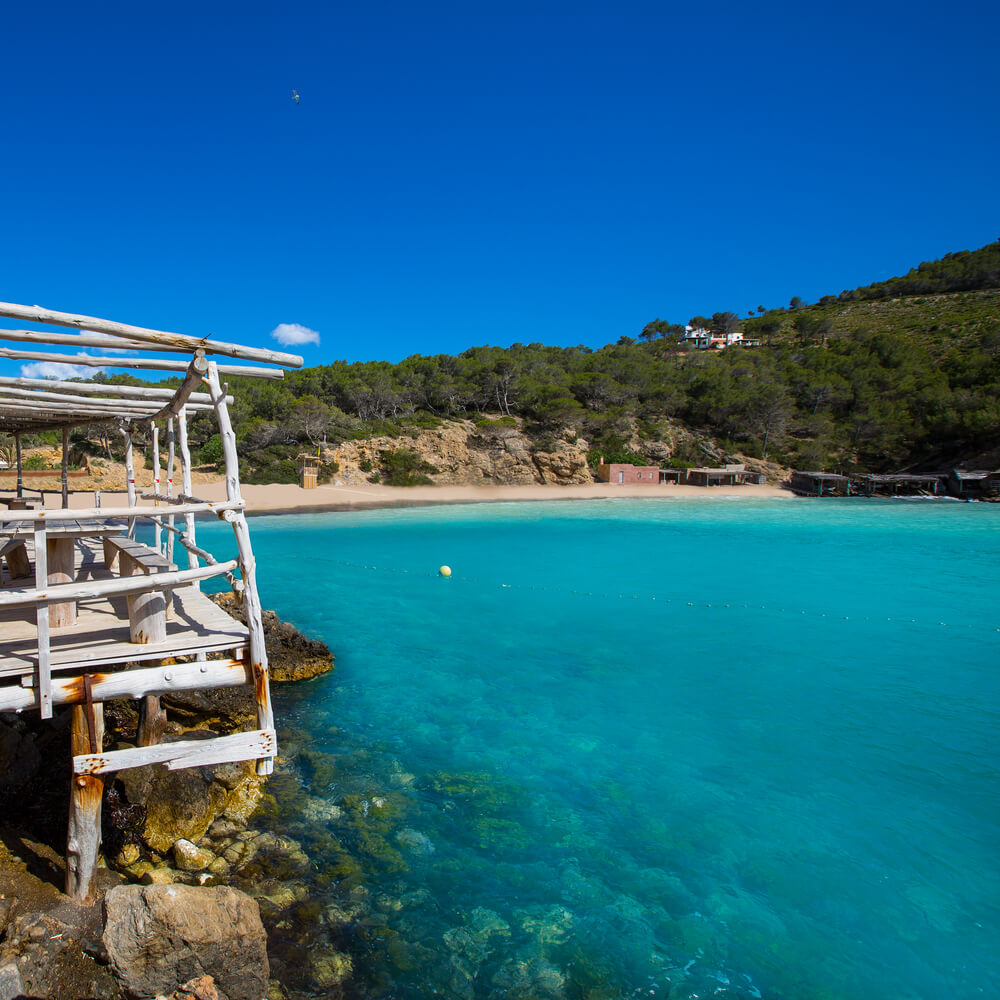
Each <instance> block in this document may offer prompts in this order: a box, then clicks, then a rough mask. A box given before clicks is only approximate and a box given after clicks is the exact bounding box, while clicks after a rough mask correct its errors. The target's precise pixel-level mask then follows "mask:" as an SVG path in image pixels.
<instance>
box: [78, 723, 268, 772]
mask: <svg viewBox="0 0 1000 1000" xmlns="http://www.w3.org/2000/svg"><path fill="white" fill-rule="evenodd" d="M277 745H278V741H277V737H276V736H275V733H274V730H273V729H262V730H255V731H253V732H249V733H233V734H232V735H231V736H219V737H217V738H216V739H214V740H185V741H182V742H178V743H160V744H157V745H156V746H151V747H135V748H134V749H130V750H112V751H109V752H108V753H97V754H90V753H84V754H75V755H74V756H73V773H74V774H77V775H93V774H107V773H108V772H110V771H123V770H125V768H128V767H143V766H144V765H146V764H166V765H167V769H168V770H170V771H176V770H177V769H178V768H182V767H208V766H209V765H212V764H228V763H230V762H231V761H239V760H258V761H261V762H263V761H264V760H273V758H274V755H275V752H276V750H277Z"/></svg>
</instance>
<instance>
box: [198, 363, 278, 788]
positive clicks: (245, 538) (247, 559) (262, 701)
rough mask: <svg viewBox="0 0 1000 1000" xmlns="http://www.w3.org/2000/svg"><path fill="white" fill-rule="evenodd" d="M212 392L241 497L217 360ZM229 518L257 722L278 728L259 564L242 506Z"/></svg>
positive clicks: (263, 763)
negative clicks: (252, 677) (246, 632)
mask: <svg viewBox="0 0 1000 1000" xmlns="http://www.w3.org/2000/svg"><path fill="white" fill-rule="evenodd" d="M206 382H207V384H208V391H209V395H211V397H212V399H213V401H214V402H215V412H216V418H217V419H218V422H219V436H220V438H221V440H222V451H223V455H224V457H225V464H226V492H227V495H228V497H229V499H230V500H237V499H239V498H240V479H239V459H238V458H237V455H236V434H235V432H234V431H233V425H232V422H231V421H230V419H229V410H228V408H227V407H226V398H225V393H224V392H223V391H222V386H221V384H220V382H219V372H218V368H217V366H216V365H215V364H212V363H210V364H209V366H208V376H207V378H206ZM225 519H226V520H227V521H229V523H230V524H231V525H232V526H233V534H234V536H235V538H236V549H237V552H238V554H239V564H240V576H242V578H243V587H244V590H243V603H244V607H245V610H246V620H247V627H248V628H249V630H250V667H251V669H252V670H253V675H254V697H255V699H256V702H257V725H258V726H259V727H260V728H261V729H273V728H274V710H273V708H272V706H271V686H270V678H269V675H268V669H267V649H266V647H265V645H264V625H263V621H262V614H261V606H260V597H259V596H258V593H257V564H256V561H255V559H254V555H253V547H252V546H251V544H250V530H249V528H248V527H247V522H246V517H245V516H244V515H243V511H242V510H232V511H227V512H226V514H225ZM273 767H274V765H273V762H272V761H271V760H269V759H268V760H259V761H258V762H257V773H258V774H261V775H264V774H270V773H271V771H272V770H273Z"/></svg>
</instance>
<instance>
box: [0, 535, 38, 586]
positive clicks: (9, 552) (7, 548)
mask: <svg viewBox="0 0 1000 1000" xmlns="http://www.w3.org/2000/svg"><path fill="white" fill-rule="evenodd" d="M3 559H6V560H7V571H8V572H9V573H10V578H11V579H12V580H17V579H20V578H23V577H27V576H31V561H30V560H29V559H28V550H27V548H26V546H25V544H24V539H23V538H16V537H15V538H9V539H8V540H7V541H6V542H4V544H3V547H2V548H0V560H3Z"/></svg>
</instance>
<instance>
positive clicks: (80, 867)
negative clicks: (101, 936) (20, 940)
mask: <svg viewBox="0 0 1000 1000" xmlns="http://www.w3.org/2000/svg"><path fill="white" fill-rule="evenodd" d="M88 709H89V710H90V711H92V712H93V740H91V729H90V724H89V723H88ZM103 742H104V705H103V704H102V703H101V702H96V703H94V704H93V705H90V706H88V705H74V706H73V733H72V754H73V756H74V757H77V756H80V755H82V754H89V753H100V752H101V744H102V743H103ZM95 748H96V749H95ZM70 781H71V786H70V796H69V831H68V834H67V837H66V895H67V896H72V897H73V899H78V900H80V901H82V902H90V901H91V900H93V898H94V872H95V871H96V870H97V858H98V855H99V853H100V850H101V801H102V799H103V798H104V779H103V778H100V777H98V776H97V775H96V774H74V775H73V777H72V778H71V779H70Z"/></svg>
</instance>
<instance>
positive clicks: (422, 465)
mask: <svg viewBox="0 0 1000 1000" xmlns="http://www.w3.org/2000/svg"><path fill="white" fill-rule="evenodd" d="M437 471H438V470H437V469H436V468H435V467H434V466H433V465H431V464H430V462H425V461H424V460H423V459H422V458H421V457H420V456H419V455H418V454H417V453H416V452H415V451H410V450H409V449H408V448H397V449H396V450H395V451H387V452H384V453H383V454H382V473H383V480H382V481H383V482H384V483H385V484H386V485H387V486H430V485H432V484H433V482H434V480H433V479H431V478H430V476H428V475H427V473H429V472H437Z"/></svg>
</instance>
